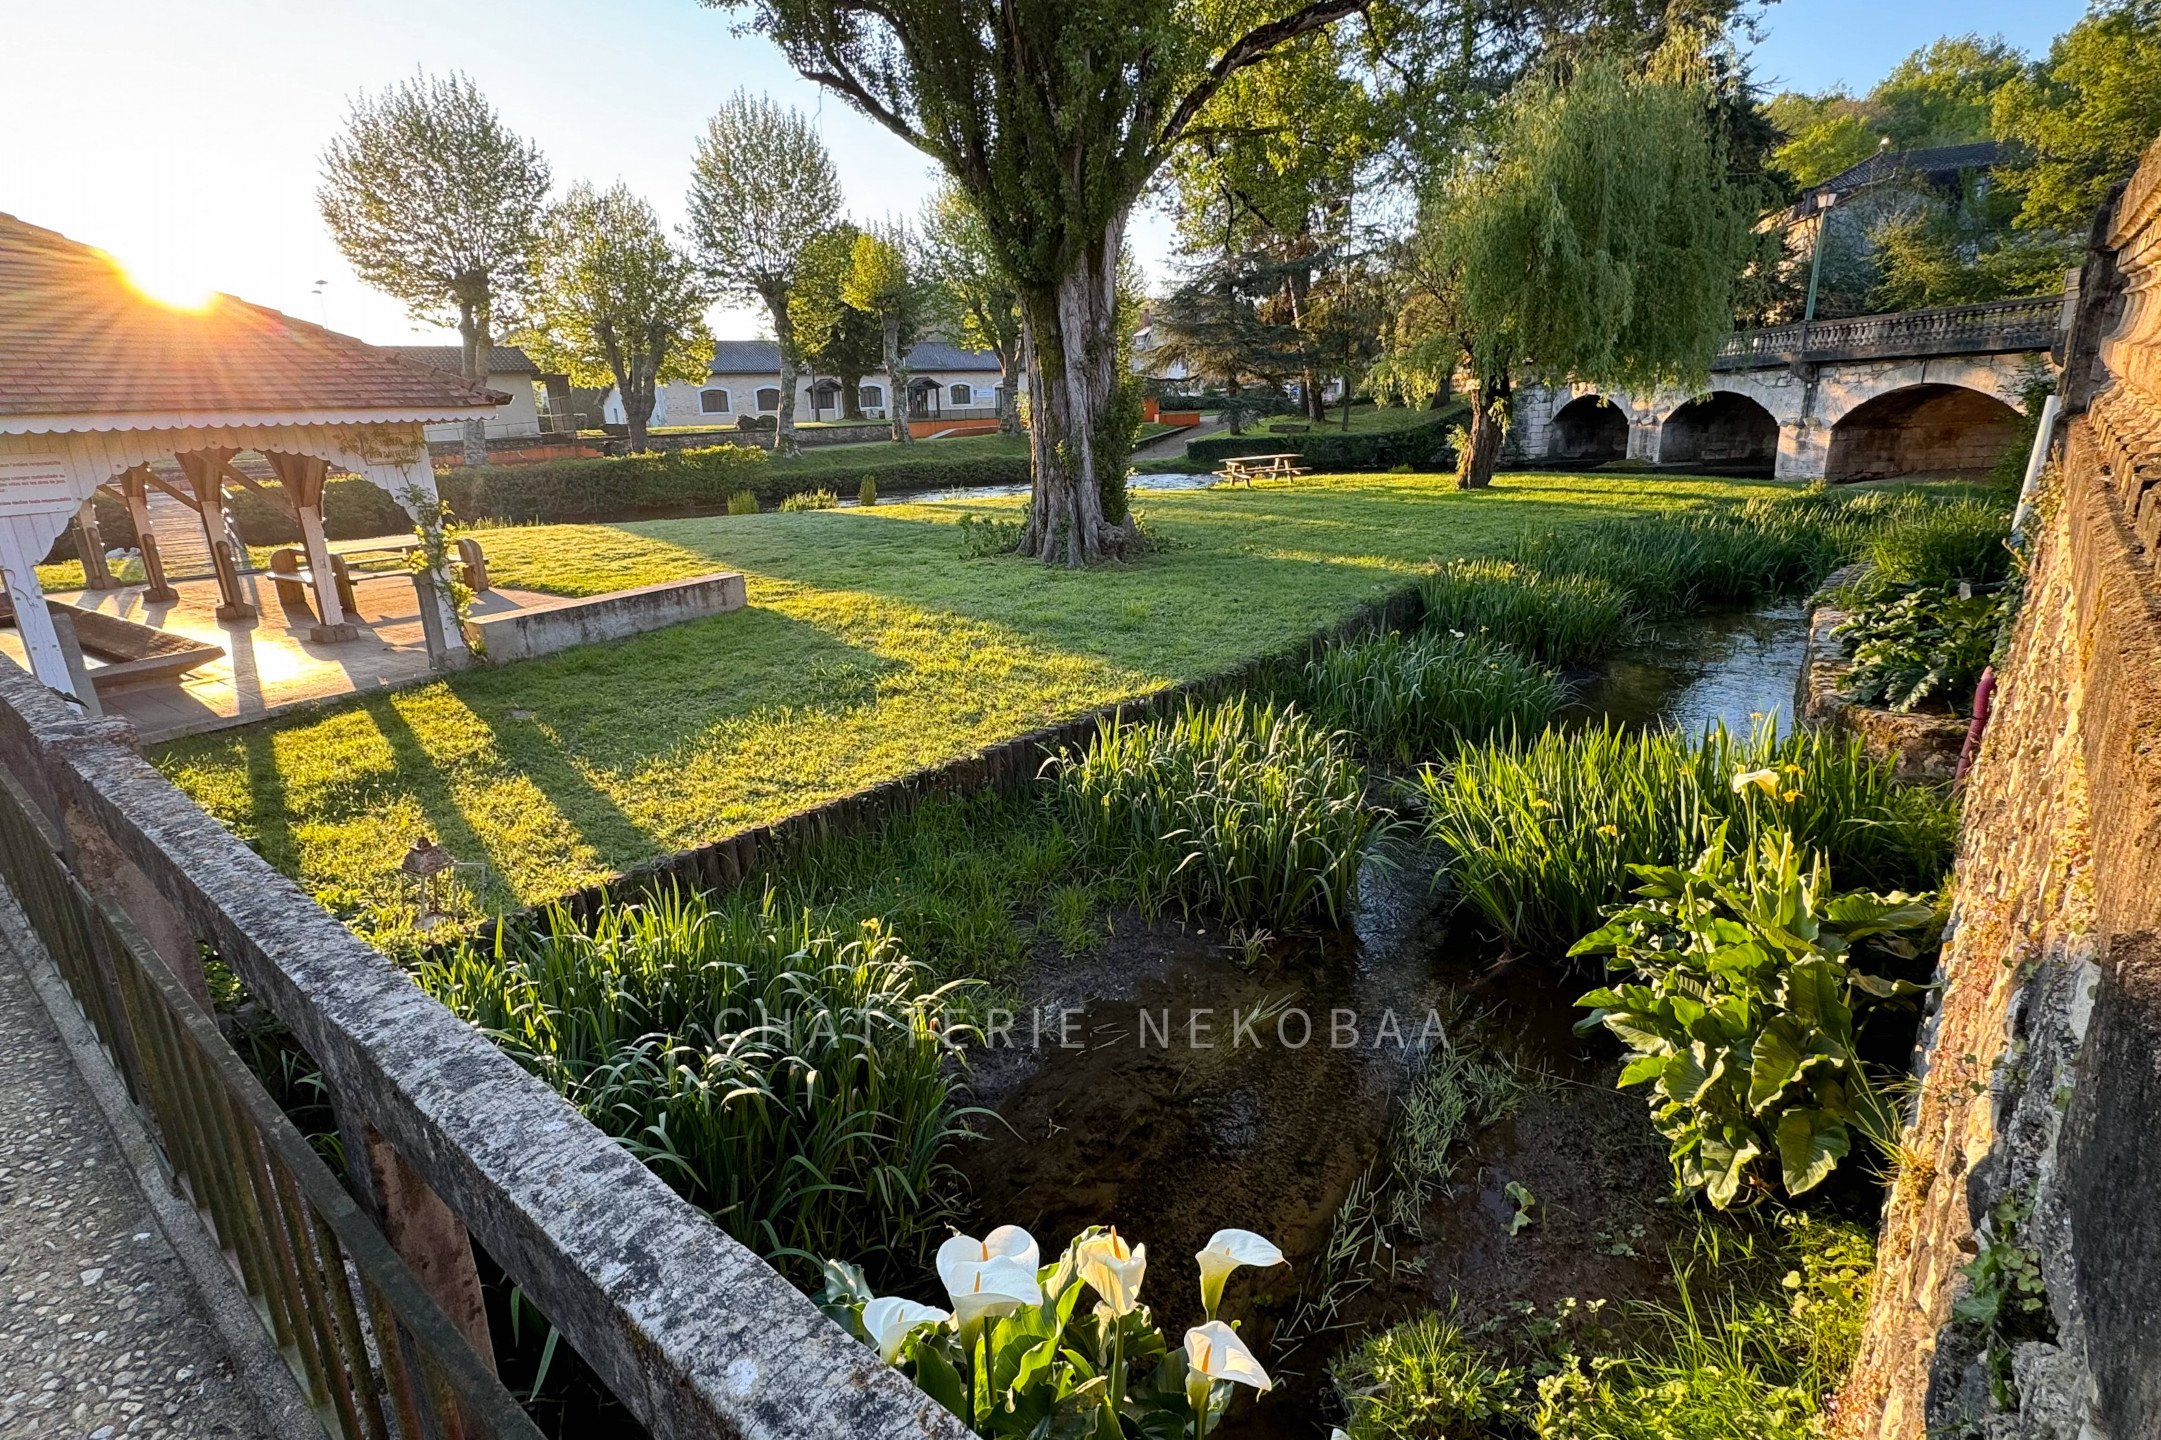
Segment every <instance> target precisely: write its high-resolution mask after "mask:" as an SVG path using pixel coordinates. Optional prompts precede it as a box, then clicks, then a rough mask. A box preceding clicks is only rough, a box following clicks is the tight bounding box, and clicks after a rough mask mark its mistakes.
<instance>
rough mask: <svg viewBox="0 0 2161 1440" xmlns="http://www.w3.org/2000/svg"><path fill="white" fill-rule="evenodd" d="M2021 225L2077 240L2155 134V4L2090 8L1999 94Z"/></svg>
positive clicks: (2160, 110)
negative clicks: (2040, 60) (2041, 56)
mask: <svg viewBox="0 0 2161 1440" xmlns="http://www.w3.org/2000/svg"><path fill="white" fill-rule="evenodd" d="M1994 118H1995V126H1996V131H1997V133H1998V134H1999V135H2000V136H2001V137H2002V138H2003V140H2004V141H2005V142H2006V143H2007V144H2008V145H2009V146H2010V147H2011V149H2012V158H2011V162H2010V164H2009V165H2008V166H2007V167H2006V171H2007V177H2008V179H2009V181H2010V183H2011V185H2012V186H2013V187H2014V188H2015V189H2016V190H2017V191H2018V192H2019V195H2020V197H2021V203H2020V207H2019V212H2018V224H2019V226H2020V228H2022V229H2027V230H2038V231H2048V230H2056V231H2064V232H2068V233H2070V234H2072V235H2074V236H2078V237H2083V236H2084V234H2085V232H2086V228H2087V227H2088V226H2089V225H2090V224H2091V223H2092V222H2093V216H2094V212H2095V211H2096V210H2098V209H2100V207H2101V202H2102V201H2103V200H2104V199H2106V198H2107V196H2108V191H2109V187H2110V186H2111V185H2114V184H2115V183H2116V182H2117V181H2118V180H2121V179H2123V178H2124V177H2125V176H2126V175H2129V174H2130V173H2131V172H2132V170H2134V169H2136V168H2137V166H2138V160H2139V156H2140V155H2142V154H2144V153H2145V150H2146V147H2147V146H2148V145H2150V144H2152V143H2153V140H2154V137H2155V135H2156V134H2161V3H2157V0H2118V3H2103V4H2098V5H2095V6H2094V8H2093V11H2092V13H2090V14H2089V15H2087V17H2086V18H2085V19H2083V20H2081V21H2079V22H2078V24H2076V25H2074V26H2072V27H2071V28H2070V30H2068V31H2067V32H2065V33H2064V34H2063V35H2061V36H2060V37H2058V38H2057V40H2056V43H2055V44H2054V45H2052V46H2050V47H2049V53H2048V58H2047V59H2046V60H2044V61H2042V62H2041V63H2040V64H2038V65H2035V66H2034V67H2033V68H2032V70H2031V71H2030V72H2028V73H2027V74H2025V75H2022V76H2020V77H2018V78H2017V79H2016V80H2015V81H2013V82H2012V83H2010V84H2008V85H2006V86H2004V88H2003V89H2002V91H2001V92H2000V93H1999V94H1998V95H1997V97H1996V105H1995V112H1994Z"/></svg>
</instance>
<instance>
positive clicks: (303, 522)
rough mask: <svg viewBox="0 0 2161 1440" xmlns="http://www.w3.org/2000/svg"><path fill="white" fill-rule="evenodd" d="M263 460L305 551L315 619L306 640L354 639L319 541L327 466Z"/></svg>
mask: <svg viewBox="0 0 2161 1440" xmlns="http://www.w3.org/2000/svg"><path fill="white" fill-rule="evenodd" d="M263 458H264V459H266V460H268V461H269V462H270V468H271V469H272V470H273V471H275V472H276V473H277V477H278V483H279V484H280V485H283V486H284V487H285V494H286V496H287V497H288V498H289V499H290V500H291V501H292V502H293V513H294V515H295V517H296V518H297V519H298V520H299V521H300V542H301V545H302V547H303V548H304V549H305V550H306V551H307V555H308V578H309V581H310V582H311V584H312V585H313V587H314V590H315V613H316V615H317V616H318V617H319V619H318V621H317V623H316V625H315V627H314V628H313V629H311V630H310V631H309V632H308V638H309V639H310V640H314V641H317V642H319V643H322V644H330V643H332V642H334V641H338V640H352V639H356V638H358V636H359V634H360V631H359V629H358V628H357V627H355V626H354V624H353V623H352V622H351V621H350V620H348V619H346V618H345V606H344V603H343V602H342V601H341V599H340V598H339V595H338V583H337V575H336V572H335V571H333V570H332V568H331V565H330V544H329V542H328V541H327V540H325V539H324V538H323V481H324V480H325V479H326V478H327V477H328V476H329V473H330V462H329V461H327V460H319V459H317V458H316V457H315V456H313V455H288V454H285V453H283V452H282V451H265V452H264V453H263Z"/></svg>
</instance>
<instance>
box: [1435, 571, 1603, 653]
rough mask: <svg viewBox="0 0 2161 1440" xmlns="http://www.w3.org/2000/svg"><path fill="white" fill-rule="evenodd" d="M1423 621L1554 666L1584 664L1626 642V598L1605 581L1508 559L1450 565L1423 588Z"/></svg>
mask: <svg viewBox="0 0 2161 1440" xmlns="http://www.w3.org/2000/svg"><path fill="white" fill-rule="evenodd" d="M1420 588H1421V589H1422V590H1423V591H1424V594H1425V610H1426V624H1427V625H1429V626H1432V627H1434V628H1437V629H1441V630H1460V631H1462V632H1464V633H1465V634H1467V635H1475V634H1483V635H1486V636H1489V637H1491V638H1492V639H1494V640H1497V641H1499V642H1500V643H1502V644H1504V645H1508V646H1512V647H1513V648H1515V649H1517V650H1519V651H1521V652H1523V653H1524V654H1526V655H1529V656H1532V657H1534V658H1536V659H1539V660H1543V661H1545V662H1546V663H1547V664H1549V665H1583V664H1587V663H1589V662H1590V661H1593V660H1596V659H1598V658H1599V657H1600V656H1601V655H1604V654H1605V653H1606V652H1607V651H1609V650H1611V649H1612V648H1614V647H1615V646H1617V645H1619V644H1620V643H1622V642H1623V641H1625V640H1626V639H1627V638H1628V635H1629V631H1630V628H1631V625H1630V618H1629V612H1628V599H1627V596H1626V595H1624V594H1623V593H1622V592H1621V591H1620V590H1618V589H1616V588H1615V587H1614V586H1612V585H1610V584H1608V583H1607V582H1605V581H1603V580H1593V579H1588V578H1586V577H1584V576H1581V575H1562V576H1557V577H1549V576H1545V575H1541V574H1539V573H1538V572H1537V571H1535V570H1530V569H1526V568H1525V567H1523V566H1521V565H1518V564H1515V563H1513V562H1511V561H1507V560H1451V561H1449V562H1448V563H1447V564H1446V565H1443V566H1442V567H1441V568H1440V569H1439V570H1437V571H1435V572H1434V573H1433V574H1432V575H1429V576H1427V577H1426V579H1425V581H1424V582H1423V584H1422V585H1421V587H1420Z"/></svg>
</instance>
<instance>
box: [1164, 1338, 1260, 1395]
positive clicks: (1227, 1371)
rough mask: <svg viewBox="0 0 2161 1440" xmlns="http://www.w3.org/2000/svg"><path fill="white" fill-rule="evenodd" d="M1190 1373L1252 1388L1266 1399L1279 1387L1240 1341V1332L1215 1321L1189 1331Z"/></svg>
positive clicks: (1187, 1342) (1187, 1345) (1187, 1344)
mask: <svg viewBox="0 0 2161 1440" xmlns="http://www.w3.org/2000/svg"><path fill="white" fill-rule="evenodd" d="M1186 1369H1187V1370H1188V1371H1190V1372H1191V1373H1193V1374H1195V1375H1205V1376H1207V1377H1208V1378H1209V1379H1210V1380H1211V1381H1214V1380H1228V1381H1230V1382H1232V1383H1233V1384H1237V1385H1250V1386H1252V1387H1253V1388H1254V1389H1255V1390H1256V1391H1259V1392H1260V1393H1262V1394H1264V1395H1265V1394H1266V1393H1268V1391H1270V1390H1272V1389H1274V1388H1275V1383H1276V1382H1275V1381H1273V1380H1271V1379H1269V1378H1268V1372H1267V1371H1266V1370H1263V1369H1262V1368H1261V1362H1260V1361H1258V1360H1256V1359H1254V1358H1253V1352H1252V1351H1251V1350H1248V1349H1247V1348H1246V1342H1245V1341H1243V1340H1241V1339H1239V1338H1238V1332H1237V1331H1236V1330H1233V1329H1231V1327H1230V1326H1228V1325H1226V1324H1224V1323H1223V1322H1222V1321H1221V1320H1211V1321H1209V1322H1208V1323H1207V1324H1206V1325H1196V1326H1194V1327H1193V1328H1192V1329H1191V1330H1188V1331H1186Z"/></svg>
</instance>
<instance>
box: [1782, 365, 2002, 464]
mask: <svg viewBox="0 0 2161 1440" xmlns="http://www.w3.org/2000/svg"><path fill="white" fill-rule="evenodd" d="M2018 425H2019V412H2018V411H2017V410H2016V409H2014V408H2013V407H2012V406H2010V405H2008V404H2006V403H2005V402H2004V401H2003V400H2001V399H1999V398H1997V397H1996V396H1994V395H1991V394H1989V393H1988V392H1987V391H1985V390H1980V389H1976V388H1974V387H1972V386H1968V385H1957V384H1950V383H1947V382H1943V381H1928V382H1924V383H1921V384H1916V385H1906V386H1901V387H1900V388H1898V389H1896V390H1890V391H1886V392H1884V393H1883V394H1880V395H1877V396H1875V397H1874V398H1872V399H1868V400H1864V401H1862V402H1861V403H1860V404H1858V405H1855V406H1854V407H1853V408H1852V409H1850V410H1848V411H1846V412H1845V414H1844V415H1843V416H1841V417H1840V418H1839V419H1838V421H1837V422H1836V423H1835V424H1833V425H1832V427H1831V444H1830V452H1829V454H1828V455H1827V456H1826V457H1825V461H1824V471H1823V473H1824V478H1825V479H1827V480H1883V479H1890V478H1892V477H1894V476H1899V475H1925V474H1936V473H1944V472H1956V471H1973V470H1986V469H1987V468H1988V467H1989V466H1991V465H1993V464H1995V463H1996V458H1997V457H1998V456H1999V455H2001V454H2002V453H2003V450H2004V447H2005V446H2007V445H2009V444H2011V443H2012V442H2013V441H2015V440H2016V439H2017V438H2018Z"/></svg>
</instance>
